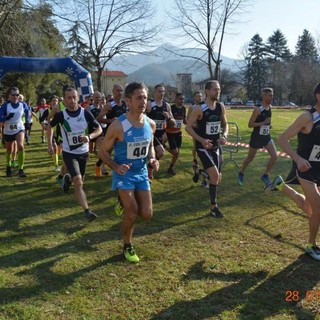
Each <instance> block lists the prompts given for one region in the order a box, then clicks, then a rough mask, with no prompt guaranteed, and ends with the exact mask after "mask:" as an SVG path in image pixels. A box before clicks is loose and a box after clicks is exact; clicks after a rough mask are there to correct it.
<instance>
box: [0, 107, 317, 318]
mask: <svg viewBox="0 0 320 320" xmlns="http://www.w3.org/2000/svg"><path fill="white" fill-rule="evenodd" d="M299 113H300V111H286V110H281V111H280V110H277V111H274V113H273V129H272V135H273V137H274V138H276V136H277V135H278V134H279V133H280V132H282V131H283V130H284V128H286V127H287V126H288V124H290V123H291V122H292V121H293V119H295V118H296V116H297V115H298V114H299ZM227 115H228V120H229V121H234V122H237V123H238V124H239V126H240V135H241V141H242V142H245V143H248V141H249V137H250V133H251V130H249V129H248V128H247V122H248V119H249V117H250V115H251V110H228V112H227ZM191 147H192V143H191V139H190V138H188V137H185V138H184V142H183V148H182V151H181V158H180V159H179V162H178V164H177V168H176V170H177V171H178V174H177V175H176V176H174V177H168V176H167V175H166V170H167V167H168V165H169V163H170V157H169V156H168V155H166V156H165V158H164V159H163V160H162V161H161V169H160V172H159V173H157V174H156V177H155V178H156V179H155V180H154V181H153V183H152V192H153V201H154V217H153V219H152V220H151V221H149V222H148V223H145V222H142V221H139V222H138V223H137V226H136V230H135V233H134V245H135V247H136V250H137V253H138V255H139V256H140V258H141V262H140V263H139V264H138V265H131V264H128V263H127V262H125V261H124V259H123V257H122V255H121V249H122V241H121V234H120V231H119V228H120V223H121V218H119V217H117V216H115V215H114V214H113V206H114V205H115V203H116V197H115V194H114V192H112V191H111V190H110V184H111V178H110V177H103V178H99V179H98V178H95V177H94V161H95V158H94V156H92V157H91V159H90V161H89V164H88V168H87V175H86V181H85V191H86V194H87V197H88V200H89V203H90V206H91V208H92V209H93V210H94V211H95V212H96V213H97V214H98V215H99V219H98V220H96V221H94V222H92V223H91V224H88V223H87V222H86V221H85V219H84V217H83V212H82V210H81V208H80V206H79V205H78V203H77V201H76V200H75V198H74V195H73V193H72V191H73V189H72V188H71V192H70V194H67V195H66V194H64V193H63V192H62V191H61V190H60V189H59V188H58V185H57V184H56V182H55V174H54V173H53V165H52V163H51V160H50V159H49V156H48V154H47V152H46V145H43V144H41V143H40V131H39V128H38V127H36V130H35V131H34V132H33V133H32V144H31V145H30V146H27V147H26V149H27V152H26V170H25V171H26V173H27V174H28V178H27V179H26V180H21V179H18V178H17V177H12V178H5V177H4V172H5V165H4V150H3V149H2V151H1V158H0V172H1V173H2V174H0V183H1V193H0V319H1V320H2V319H19V320H20V319H46V320H49V319H55V320H57V319H92V320H93V319H94V320H96V319H115V320H118V319H139V320H140V319H154V320H155V319H228V320H229V319H315V318H316V319H320V317H318V316H317V314H318V313H319V311H320V307H319V303H318V301H317V297H316V293H317V292H318V291H317V290H320V287H319V282H320V273H319V276H318V275H317V274H318V272H317V270H318V269H319V263H317V262H316V261H313V260H312V259H310V258H309V257H307V256H305V255H304V254H303V248H304V245H305V243H306V240H307V234H308V220H307V218H306V217H305V215H304V214H302V213H301V212H300V211H299V210H298V209H297V208H296V206H295V205H294V204H293V203H292V202H291V201H290V200H289V199H287V198H285V197H284V196H283V195H281V194H279V193H272V194H265V193H263V184H262V182H261V181H260V175H261V174H262V172H263V170H264V167H265V164H266V162H267V160H268V156H267V154H265V153H262V152H259V153H257V157H256V159H255V160H254V162H253V163H252V164H251V165H250V166H249V167H248V169H247V171H246V183H245V186H243V187H240V186H239V185H238V184H237V179H236V175H237V168H236V167H235V166H234V165H233V164H232V163H227V164H226V165H225V166H224V168H223V180H222V183H221V185H220V186H219V190H218V200H219V205H220V207H221V210H222V211H223V212H224V214H225V218H224V219H222V220H215V219H213V218H211V217H210V216H209V215H208V209H209V197H208V191H207V190H206V189H202V188H201V187H199V185H198V184H194V183H193V182H192V179H191V176H192V170H191V163H192V159H191V158H192V157H191ZM246 154H247V149H245V148H240V149H239V151H238V153H236V154H234V156H233V157H234V159H235V160H236V161H237V163H238V164H240V163H241V161H242V160H243V158H244V157H245V156H246ZM225 157H226V159H227V158H228V154H225ZM290 165H291V164H290V160H289V159H286V158H280V159H279V161H278V163H277V164H276V166H275V168H274V170H273V173H272V175H273V176H275V175H277V174H283V175H286V174H287V173H288V171H289V169H290ZM290 290H291V291H293V290H296V291H298V292H299V299H298V301H297V302H294V301H292V302H286V292H287V291H290ZM307 291H312V293H313V294H314V298H313V299H308V300H311V301H307V300H306V299H305V298H306V293H307ZM287 296H288V293H287ZM309 298H310V297H309Z"/></svg>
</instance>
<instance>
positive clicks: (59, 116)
mask: <svg viewBox="0 0 320 320" xmlns="http://www.w3.org/2000/svg"><path fill="white" fill-rule="evenodd" d="M63 120H64V118H63V112H62V111H59V112H57V113H56V114H55V115H54V117H53V119H52V120H51V121H50V126H51V127H55V126H56V125H57V124H58V123H63Z"/></svg>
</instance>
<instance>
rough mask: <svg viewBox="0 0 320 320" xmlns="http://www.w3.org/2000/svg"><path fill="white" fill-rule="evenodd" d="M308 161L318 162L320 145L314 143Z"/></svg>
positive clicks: (319, 160) (319, 159)
mask: <svg viewBox="0 0 320 320" xmlns="http://www.w3.org/2000/svg"><path fill="white" fill-rule="evenodd" d="M309 161H315V162H320V146H317V145H314V146H313V148H312V151H311V153H310V156H309Z"/></svg>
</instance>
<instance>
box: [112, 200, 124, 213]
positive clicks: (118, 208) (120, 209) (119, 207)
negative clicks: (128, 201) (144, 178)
mask: <svg viewBox="0 0 320 320" xmlns="http://www.w3.org/2000/svg"><path fill="white" fill-rule="evenodd" d="M123 212H124V210H123V206H122V204H121V202H120V201H118V202H117V204H116V205H115V206H114V214H115V215H116V216H121V215H123Z"/></svg>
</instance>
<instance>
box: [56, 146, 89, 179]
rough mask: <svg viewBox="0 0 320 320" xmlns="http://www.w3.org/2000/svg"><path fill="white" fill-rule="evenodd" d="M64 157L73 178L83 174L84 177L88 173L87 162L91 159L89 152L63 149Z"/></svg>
mask: <svg viewBox="0 0 320 320" xmlns="http://www.w3.org/2000/svg"><path fill="white" fill-rule="evenodd" d="M62 157H63V161H64V163H65V165H66V167H67V169H68V171H69V173H70V175H71V177H72V178H73V177H75V176H80V175H81V176H82V178H83V177H84V175H85V173H86V166H87V162H88V159H89V154H88V153H83V154H72V153H68V152H65V151H63V152H62Z"/></svg>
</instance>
